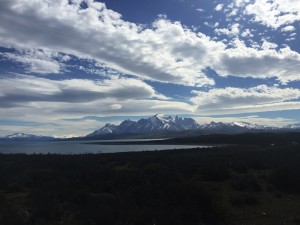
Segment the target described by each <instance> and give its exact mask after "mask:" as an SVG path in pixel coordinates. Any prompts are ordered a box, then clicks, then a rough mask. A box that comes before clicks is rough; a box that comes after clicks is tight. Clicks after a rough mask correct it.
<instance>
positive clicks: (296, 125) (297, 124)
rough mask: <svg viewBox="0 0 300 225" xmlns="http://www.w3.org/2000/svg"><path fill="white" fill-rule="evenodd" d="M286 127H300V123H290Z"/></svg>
mask: <svg viewBox="0 0 300 225" xmlns="http://www.w3.org/2000/svg"><path fill="white" fill-rule="evenodd" d="M284 128H286V129H300V123H296V124H290V125H288V126H286V127H284Z"/></svg>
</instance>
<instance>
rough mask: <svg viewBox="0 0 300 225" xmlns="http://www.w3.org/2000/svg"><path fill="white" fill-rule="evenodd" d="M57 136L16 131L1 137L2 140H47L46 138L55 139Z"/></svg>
mask: <svg viewBox="0 0 300 225" xmlns="http://www.w3.org/2000/svg"><path fill="white" fill-rule="evenodd" d="M54 139H55V138H53V137H48V136H40V135H33V134H25V133H14V134H10V135H7V136H4V137H1V138H0V140H12V141H15V140H24V141H25V140H26V141H27V140H28V141H35V140H36V141H37V140H40V141H46V140H54Z"/></svg>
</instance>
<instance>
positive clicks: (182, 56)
mask: <svg viewBox="0 0 300 225" xmlns="http://www.w3.org/2000/svg"><path fill="white" fill-rule="evenodd" d="M70 2H71V4H70ZM80 3H81V1H67V0H57V1H53V2H49V1H46V0H34V1H25V0H4V1H3V2H2V5H1V9H0V20H1V23H0V34H1V35H0V45H2V46H6V47H12V48H17V49H27V48H28V47H29V48H31V49H44V50H48V51H51V52H58V53H59V52H63V53H66V54H71V55H76V56H78V57H88V58H92V59H94V60H96V61H99V62H101V63H104V64H105V65H107V66H108V67H110V68H112V69H115V70H118V71H120V72H122V73H125V74H131V75H134V76H137V77H140V78H143V79H149V80H155V81H160V82H167V83H175V84H180V85H188V86H205V85H214V84H215V82H214V80H213V79H212V78H210V77H209V76H208V75H207V74H205V73H204V72H203V71H205V70H206V69H207V68H208V67H209V68H211V69H213V70H215V71H216V72H217V73H219V74H220V75H221V76H227V75H233V76H241V77H254V78H267V77H277V78H278V79H279V80H281V81H283V82H288V81H291V80H299V79H300V78H299V76H298V71H299V67H300V55H299V54H298V53H297V52H294V51H292V50H291V49H289V48H277V49H265V48H264V49H259V48H257V47H249V46H247V47H246V46H244V45H243V44H242V42H241V41H240V40H239V39H238V38H237V37H236V40H235V41H234V42H233V45H232V46H231V47H229V46H227V45H225V44H224V43H222V42H221V41H214V40H212V39H211V38H210V37H209V36H207V35H205V34H203V33H200V32H194V31H193V30H192V29H189V28H187V27H185V26H184V25H182V24H181V23H180V22H172V21H169V20H168V19H166V18H163V17H160V18H158V19H157V20H156V21H154V22H153V23H152V24H151V25H149V26H142V25H137V24H135V23H130V22H127V21H124V20H123V19H122V17H121V15H120V14H118V13H117V12H114V11H112V10H109V9H107V8H106V6H105V4H104V3H100V2H94V1H92V0H89V1H87V0H86V3H87V6H88V7H87V8H82V7H81V6H80ZM220 32H223V33H224V32H226V30H220ZM228 32H229V31H228ZM231 32H234V34H235V36H238V34H239V33H240V30H239V26H238V25H237V24H236V25H232V28H231ZM244 35H246V34H244ZM15 60H17V61H18V60H19V61H24V62H25V63H28V64H30V65H32V66H31V67H30V68H31V70H32V71H33V72H34V71H36V72H37V71H40V72H42V73H43V72H45V71H46V70H45V69H43V68H52V72H58V70H59V67H58V66H59V65H57V64H56V66H57V67H56V68H55V66H54V64H51V65H52V66H50V65H49V66H46V65H45V66H43V65H41V64H43V63H46V62H47V63H53V61H51V60H50V61H42V62H41V61H38V60H40V59H39V58H38V59H36V58H35V64H38V65H40V66H35V67H34V66H33V65H35V64H34V60H33V59H32V58H31V61H30V60H29V61H28V59H26V57H25V58H24V59H19V58H17V57H15ZM36 61H38V62H39V63H37V62H36ZM257 65H260V67H258V66H257ZM41 68H42V69H41ZM283 68H284V69H283Z"/></svg>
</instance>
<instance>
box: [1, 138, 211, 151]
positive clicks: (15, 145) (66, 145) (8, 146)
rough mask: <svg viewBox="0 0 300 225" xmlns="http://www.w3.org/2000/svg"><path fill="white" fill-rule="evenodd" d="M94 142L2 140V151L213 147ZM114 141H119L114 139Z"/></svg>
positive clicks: (152, 149) (142, 149)
mask: <svg viewBox="0 0 300 225" xmlns="http://www.w3.org/2000/svg"><path fill="white" fill-rule="evenodd" d="M122 141H124V140H122ZM128 141H134V140H128ZM139 141H140V140H139ZM93 142H99V141H38V142H0V153H5V154H9V153H26V154H34V153H35V154H40V153H42V154H48V153H52V154H54V153H56V154H85V153H114V152H132V151H154V150H168V149H183V148H185V149H188V148H196V147H199V148H205V147H211V146H204V145H201V146H200V145H146V144H145V145H140V144H139V145H98V144H87V143H93ZM103 142H105V141H103ZM110 142H111V141H110ZM114 142H117V141H115V140H114Z"/></svg>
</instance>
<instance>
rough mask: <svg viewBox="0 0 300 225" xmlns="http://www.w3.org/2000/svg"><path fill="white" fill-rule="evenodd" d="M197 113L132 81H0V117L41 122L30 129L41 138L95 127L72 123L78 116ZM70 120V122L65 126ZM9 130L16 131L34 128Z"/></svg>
mask: <svg viewBox="0 0 300 225" xmlns="http://www.w3.org/2000/svg"><path fill="white" fill-rule="evenodd" d="M12 87H14V88H12ZM193 109H194V108H193V106H191V105H190V104H187V103H183V102H177V101H171V99H169V98H167V97H165V96H163V95H161V94H159V93H157V92H156V91H155V90H154V89H153V88H152V87H151V86H149V85H148V84H146V83H144V82H143V81H141V80H136V79H132V78H119V77H113V78H111V79H105V80H98V81H92V80H84V79H69V80H50V79H46V78H38V77H33V76H24V75H19V76H16V77H2V78H1V79H0V118H1V119H2V120H10V121H11V120H12V119H13V120H16V119H19V120H22V121H34V123H40V124H41V125H38V126H37V127H36V125H35V124H33V125H31V126H30V127H31V128H32V129H34V127H36V129H35V130H36V131H40V132H41V134H46V133H47V132H48V134H57V135H65V134H66V132H67V131H69V133H70V134H74V132H75V131H76V134H77V135H83V134H87V133H88V132H90V131H91V130H90V129H93V126H89V127H85V126H84V124H86V123H80V122H78V121H71V120H69V119H72V118H78V117H85V116H114V115H118V116H126V115H131V116H132V115H149V114H156V113H157V112H158V111H160V112H163V113H167V114H176V113H191V112H192V110H193ZM66 118H67V119H68V121H64V119H66ZM9 127H11V129H10V130H14V131H15V130H17V129H18V128H20V129H21V127H23V129H24V127H29V126H24V125H22V124H21V125H16V127H14V126H12V125H9V126H8V127H7V129H8V128H9ZM73 128H74V132H73V131H72V129H73ZM2 129H4V127H3V128H2ZM20 129H19V131H22V130H20ZM87 129H88V132H87ZM28 130H30V129H28ZM23 131H24V130H23Z"/></svg>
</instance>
